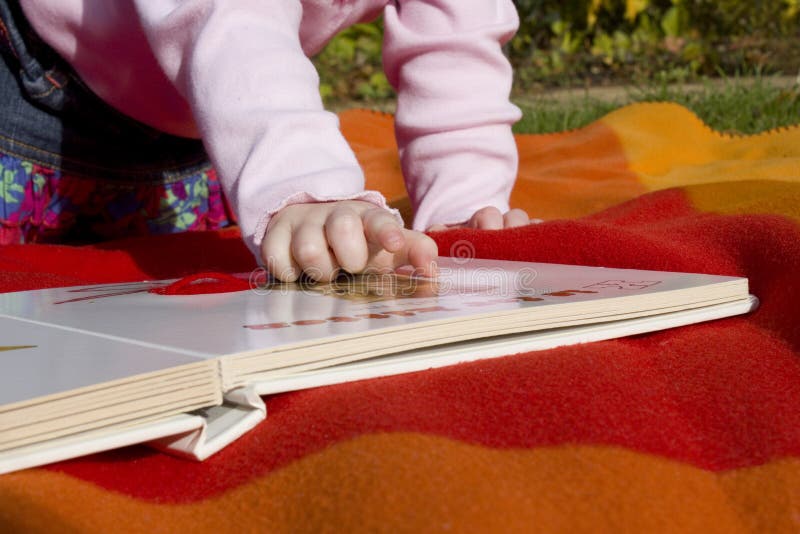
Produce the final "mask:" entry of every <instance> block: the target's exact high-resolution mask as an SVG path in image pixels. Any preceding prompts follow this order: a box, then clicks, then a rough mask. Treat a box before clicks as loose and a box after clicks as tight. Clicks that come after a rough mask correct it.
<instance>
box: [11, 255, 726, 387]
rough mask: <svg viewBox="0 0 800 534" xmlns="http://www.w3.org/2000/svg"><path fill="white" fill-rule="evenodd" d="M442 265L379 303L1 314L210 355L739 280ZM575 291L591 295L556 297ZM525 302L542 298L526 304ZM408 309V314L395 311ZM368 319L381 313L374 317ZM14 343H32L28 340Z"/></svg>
mask: <svg viewBox="0 0 800 534" xmlns="http://www.w3.org/2000/svg"><path fill="white" fill-rule="evenodd" d="M439 261H440V263H439V265H440V270H441V276H440V277H439V280H438V284H439V286H438V288H439V290H446V291H445V292H446V294H443V295H432V294H431V293H430V291H429V290H430V287H428V288H427V289H426V287H425V284H424V283H423V284H421V285H419V284H418V285H417V286H416V287H417V289H416V291H417V293H416V294H415V295H414V297H413V298H396V297H387V298H385V299H383V300H380V299H378V301H373V302H366V301H364V300H358V299H348V298H344V297H341V296H330V295H323V294H321V293H319V292H316V291H300V290H298V289H285V288H284V289H277V288H276V289H272V290H271V291H270V292H269V293H268V294H263V292H262V291H240V292H234V293H218V294H209V295H186V296H165V295H158V294H153V293H149V292H147V289H149V288H150V287H153V285H158V284H153V283H147V282H145V283H140V284H116V285H106V286H91V287H77V288H60V289H45V290H40V291H28V292H17V293H5V294H0V315H3V314H4V315H6V316H11V317H17V318H21V319H24V320H29V321H36V322H41V323H44V324H52V325H57V326H60V327H63V328H69V329H73V330H75V331H84V332H87V333H92V334H93V335H96V336H103V337H106V338H107V339H111V340H116V341H121V340H126V339H127V340H133V341H136V342H137V343H144V344H146V345H147V346H151V347H163V348H164V349H166V350H170V351H179V352H184V353H185V354H186V355H187V356H195V357H200V358H212V357H216V356H221V355H226V354H235V353H239V352H245V351H251V350H256V349H258V350H261V349H265V348H270V347H277V346H280V345H285V344H291V343H298V342H304V341H309V340H313V339H320V338H324V337H331V336H339V335H344V334H354V333H359V332H365V331H368V330H370V329H378V328H386V327H399V326H403V325H412V324H415V323H420V322H424V321H429V320H434V319H455V318H459V317H466V316H469V315H475V314H483V313H487V312H490V311H491V312H497V311H502V310H513V309H517V308H520V307H546V306H552V305H555V304H560V303H564V302H578V301H588V300H595V299H608V298H613V297H619V296H624V295H633V294H640V295H641V294H654V293H657V292H660V291H668V290H675V289H684V288H693V287H701V286H704V285H707V284H713V283H725V282H731V281H734V280H737V279H735V278H732V277H722V276H710V275H700V274H680V273H663V272H654V271H636V270H626V269H604V268H595V267H580V266H568V265H552V264H534V263H522V262H500V261H490V260H474V259H473V260H469V261H467V262H465V263H463V264H462V263H458V260H454V259H449V258H440V260H439ZM375 276H376V277H379V276H380V275H375ZM403 283H407V282H403ZM409 288H410V286H408V287H404V288H403V289H402V290H401V292H403V291H404V292H406V293H410V291H406V289H409ZM567 289H573V290H578V291H586V292H585V293H571V294H568V295H566V296H553V295H550V293H552V292H554V291H563V290H567ZM137 291H138V292H137ZM426 291H427V292H428V293H427V296H426ZM521 295H522V296H526V297H527V298H528V299H529V300H530V299H532V298H541V300H539V301H535V302H531V301H522V300H519V297H520V296H521ZM373 298H374V297H373ZM487 303H489V305H487ZM404 310H405V311H406V312H407V315H406V316H403V315H398V314H397V313H398V312H403V311H404ZM409 310H410V311H409ZM419 310H422V311H419ZM432 310H433V311H432ZM436 310H438V311H436ZM365 314H379V315H376V316H374V317H373V318H368V317H365V316H364V315H365ZM330 318H339V319H334V320H330ZM298 321H299V322H300V324H298ZM317 323H319V324H317ZM276 324H278V325H281V327H275V325H276ZM3 344H7V343H5V342H4V343H3ZM15 344H34V343H30V342H25V340H24V339H21V340H20V341H19V342H17V343H15ZM136 350H137V351H138V350H140V348H137V349H136ZM0 386H2V384H0Z"/></svg>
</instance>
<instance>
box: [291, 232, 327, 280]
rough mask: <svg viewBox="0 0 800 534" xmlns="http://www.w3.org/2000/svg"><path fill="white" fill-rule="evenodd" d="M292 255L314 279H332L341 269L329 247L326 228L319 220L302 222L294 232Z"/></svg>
mask: <svg viewBox="0 0 800 534" xmlns="http://www.w3.org/2000/svg"><path fill="white" fill-rule="evenodd" d="M291 248H292V256H293V257H294V261H296V262H297V264H298V265H299V266H300V268H301V269H302V270H303V272H304V273H305V274H306V275H307V276H308V277H310V278H312V279H313V280H323V281H328V280H332V279H333V277H334V276H336V273H337V271H338V270H339V264H338V263H337V261H336V258H335V257H334V256H333V253H331V251H330V249H328V241H327V239H325V230H324V229H323V227H322V225H321V224H319V223H318V222H317V221H314V220H311V221H309V222H307V223H303V224H301V225H300V226H299V227H298V228H297V229H295V231H294V233H293V234H292V245H291Z"/></svg>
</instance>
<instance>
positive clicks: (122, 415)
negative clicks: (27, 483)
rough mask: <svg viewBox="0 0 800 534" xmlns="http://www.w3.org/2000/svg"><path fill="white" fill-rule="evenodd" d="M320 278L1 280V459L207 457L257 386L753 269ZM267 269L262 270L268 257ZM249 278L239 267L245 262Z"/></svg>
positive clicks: (495, 339)
mask: <svg viewBox="0 0 800 534" xmlns="http://www.w3.org/2000/svg"><path fill="white" fill-rule="evenodd" d="M439 268H440V274H439V276H438V277H437V278H436V279H427V278H420V277H414V276H411V275H407V274H403V273H402V272H401V273H399V274H398V273H394V274H378V273H376V274H368V275H363V276H357V277H344V278H340V279H338V280H337V281H335V282H332V283H326V284H282V283H277V282H274V281H269V280H268V279H266V278H265V277H264V278H262V279H257V278H258V277H256V278H254V279H251V281H252V283H251V284H250V285H251V289H250V290H244V291H236V292H228V293H215V294H197V295H164V294H159V293H158V292H155V291H153V290H154V289H156V290H157V289H158V288H159V287H163V286H165V285H167V284H169V283H170V281H158V282H140V283H127V284H113V285H96V286H85V287H69V288H59V289H45V290H38V291H23V292H16V293H5V294H0V362H2V363H1V364H0V365H2V367H1V368H2V372H0V473H2V472H7V471H12V470H16V469H22V468H25V467H30V466H34V465H41V464H44V463H49V462H53V461H57V460H61V459H66V458H70V457H75V456H80V455H84V454H89V453H92V452H97V451H100V450H107V449H110V448H115V447H120V446H124V445H128V444H133V443H140V442H152V443H155V444H156V445H157V446H159V447H162V448H164V449H166V450H169V451H172V452H175V453H178V454H183V455H187V456H191V457H194V458H197V459H204V458H205V457H207V456H209V455H210V454H213V453H214V452H216V451H218V450H220V449H221V448H222V447H224V446H225V445H226V444H228V443H230V442H231V441H233V440H235V439H236V438H237V437H239V436H240V435H242V434H243V433H244V432H246V431H247V430H249V429H251V428H252V427H253V426H255V425H256V424H257V423H258V422H259V421H261V420H263V419H264V418H265V417H266V407H265V406H264V404H263V402H262V400H261V398H260V395H264V394H268V393H276V392H281V391H289V390H295V389H302V388H308V387H314V386H319V385H325V384H333V383H339V382H344V381H349V380H357V379H362V378H370V377H377V376H385V375H390V374H397V373H404V372H410V371H418V370H423V369H428V368H432V367H439V366H444V365H450V364H454V363H458V362H463V361H469V360H475V359H480V358H489V357H496V356H503V355H508V354H514V353H518V352H524V351H531V350H538V349H546V348H552V347H556V346H559V345H566V344H572V343H581V342H588V341H595V340H601V339H609V338H614V337H620V336H625V335H631V334H638V333H643V332H649V331H653V330H660V329H664V328H671V327H675V326H681V325H685V324H690V323H695V322H699V321H705V320H710V319H716V318H721V317H727V316H731V315H736V314H741V313H746V312H748V311H750V310H751V309H753V308H754V307H755V306H756V305H757V300H756V299H755V297H752V296H750V295H749V294H748V286H747V280H746V279H744V278H734V277H725V276H711V275H700V274H682V273H667V272H654V271H637V270H625V269H606V268H600V267H580V266H570V265H552V264H537V263H521V262H504V261H489V260H475V259H470V260H468V261H464V260H459V259H451V258H440V259H439ZM262 274H263V273H262ZM245 278H246V277H245Z"/></svg>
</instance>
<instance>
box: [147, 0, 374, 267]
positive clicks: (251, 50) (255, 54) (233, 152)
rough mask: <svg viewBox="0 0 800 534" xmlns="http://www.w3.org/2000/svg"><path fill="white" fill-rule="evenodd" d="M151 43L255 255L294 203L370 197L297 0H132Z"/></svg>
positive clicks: (372, 197)
mask: <svg viewBox="0 0 800 534" xmlns="http://www.w3.org/2000/svg"><path fill="white" fill-rule="evenodd" d="M135 3H136V8H137V12H138V14H139V17H140V19H141V22H142V25H143V28H144V31H145V34H146V35H147V38H148V41H149V42H150V46H151V48H152V49H153V51H154V53H155V55H156V58H157V59H158V62H159V64H160V65H161V67H162V69H163V70H164V71H165V73H166V75H167V77H168V78H169V79H170V81H172V83H174V84H175V87H177V89H178V91H180V93H181V94H182V95H183V97H184V98H185V99H186V100H187V102H188V103H189V105H190V106H191V108H192V112H193V114H194V117H195V120H196V122H197V125H198V128H199V130H200V133H201V135H202V137H203V140H204V143H205V146H206V149H207V151H208V153H209V156H210V158H211V161H212V162H213V164H214V166H215V167H216V168H217V171H218V173H219V175H220V178H221V181H222V184H223V187H224V189H225V192H226V194H227V195H228V198H229V200H230V201H231V203H232V204H233V206H234V209H235V210H236V212H237V215H238V217H239V223H240V225H241V228H242V235H243V237H244V239H245V242H246V243H247V245H248V246H249V247H250V249H251V250H252V251H253V253H254V254H256V256H257V257H258V255H259V253H258V248H259V245H260V242H261V239H262V238H263V235H264V232H265V230H266V227H267V224H268V222H269V218H270V217H271V215H272V214H274V213H275V212H276V211H277V210H279V209H280V208H282V207H283V206H284V205H286V204H288V203H295V202H307V201H328V200H341V199H363V200H368V201H371V202H374V203H376V204H379V205H383V206H385V201H384V200H383V197H381V195H380V194H378V193H375V192H364V176H363V173H362V171H361V168H360V166H359V165H358V162H357V161H356V158H355V156H354V154H353V152H352V150H351V149H350V147H349V146H348V144H347V142H346V141H345V139H344V138H343V137H342V135H341V133H340V131H339V127H338V126H339V124H338V118H337V117H336V115H334V114H332V113H329V112H326V111H325V110H324V109H323V106H322V101H321V99H320V95H319V89H318V87H319V79H318V76H317V73H316V70H315V69H314V66H313V65H312V63H311V62H310V61H309V59H308V58H307V57H306V55H305V53H304V51H303V49H302V47H301V44H300V37H299V27H300V21H301V18H302V6H301V3H300V0H235V1H234V0H135Z"/></svg>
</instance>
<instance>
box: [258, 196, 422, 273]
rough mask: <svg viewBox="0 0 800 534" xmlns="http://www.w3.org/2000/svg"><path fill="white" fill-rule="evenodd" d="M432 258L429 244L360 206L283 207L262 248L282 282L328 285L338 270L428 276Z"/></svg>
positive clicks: (341, 203)
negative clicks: (305, 279)
mask: <svg viewBox="0 0 800 534" xmlns="http://www.w3.org/2000/svg"><path fill="white" fill-rule="evenodd" d="M436 255H437V247H436V243H435V242H434V241H433V239H431V238H430V237H428V236H426V235H425V234H423V233H420V232H414V231H411V230H406V229H405V228H403V227H402V226H401V225H400V224H399V223H398V222H397V220H396V219H395V218H394V217H393V216H392V214H391V213H389V212H388V211H386V210H385V209H383V208H379V207H377V206H375V204H372V203H369V202H363V201H360V200H343V201H339V202H325V203H313V204H293V205H291V206H286V207H285V208H283V209H282V210H280V211H279V212H278V213H276V214H275V215H274V216H273V218H272V220H271V221H270V223H269V226H268V228H267V233H266V236H265V237H264V241H263V242H262V243H261V256H262V258H263V260H264V263H265V264H266V265H267V269H269V272H270V273H271V274H272V275H273V276H274V277H275V278H278V279H279V280H283V281H285V282H292V281H295V280H297V278H298V277H299V276H300V274H301V273H303V272H305V273H306V275H307V276H309V277H311V278H313V279H314V280H323V281H327V280H331V279H333V278H334V277H335V276H336V274H337V272H338V270H339V269H343V270H345V271H348V272H351V273H359V272H363V271H364V270H366V269H375V270H385V269H395V268H397V267H400V266H402V265H411V266H412V267H414V268H415V269H416V270H417V272H419V273H420V274H423V275H426V276H432V275H434V274H435V270H436V267H435V264H434V263H433V262H434V260H435V259H436Z"/></svg>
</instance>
